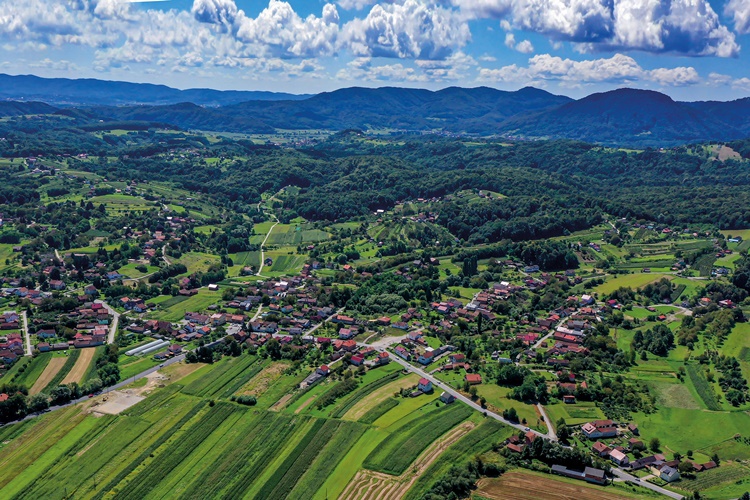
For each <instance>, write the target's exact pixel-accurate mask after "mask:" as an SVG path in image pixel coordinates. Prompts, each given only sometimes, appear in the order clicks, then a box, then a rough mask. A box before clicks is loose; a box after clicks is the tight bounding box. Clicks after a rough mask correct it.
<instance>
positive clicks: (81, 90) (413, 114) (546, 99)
mask: <svg viewBox="0 0 750 500" xmlns="http://www.w3.org/2000/svg"><path fill="white" fill-rule="evenodd" d="M22 89H25V92H26V94H25V96H24V97H31V96H34V98H37V99H38V100H39V101H40V102H28V101H27V100H24V101H19V100H17V99H19V97H18V95H19V92H21V90H22ZM13 95H15V96H16V97H15V98H13V97H10V96H13ZM3 97H5V98H6V101H5V102H0V117H15V116H22V115H39V114H50V115H52V114H54V115H57V116H59V117H60V116H67V117H70V118H75V120H76V124H77V125H80V124H81V123H86V122H87V121H89V122H99V121H104V122H120V123H122V122H127V121H137V122H147V123H154V122H158V123H164V124H167V125H170V126H173V127H178V128H182V129H191V130H204V131H215V132H236V133H253V134H271V133H274V132H275V131H277V130H279V129H282V130H305V129H314V130H330V131H340V130H346V129H362V130H380V131H389V130H390V131H407V132H426V131H428V132H442V133H454V134H472V135H479V136H506V137H511V138H519V139H542V138H565V139H578V140H583V141H587V142H592V143H599V144H605V145H622V146H635V147H644V146H654V147H661V146H673V145H677V144H684V143H689V142H700V141H711V140H720V141H729V140H734V139H740V138H744V137H747V136H748V135H750V98H745V99H739V100H736V101H731V102H720V101H703V102H677V101H674V100H673V99H672V98H670V97H669V96H667V95H665V94H661V93H659V92H655V91H651V90H638V89H628V88H623V89H618V90H613V91H610V92H603V93H597V94H592V95H589V96H587V97H584V98H583V99H579V100H573V99H571V98H569V97H565V96H559V95H554V94H551V93H549V92H546V91H544V90H540V89H536V88H532V87H526V88H523V89H520V90H518V91H515V92H507V91H500V90H496V89H492V88H488V87H476V88H460V87H449V88H445V89H443V90H439V91H430V90H424V89H407V88H398V87H382V88H377V89H371V88H361V87H352V88H344V89H339V90H336V91H333V92H324V93H321V94H317V95H313V96H292V95H289V94H273V93H257V92H223V91H215V90H206V89H193V90H184V91H183V90H176V89H172V88H169V87H165V86H160V85H150V84H134V83H125V82H106V81H102V80H65V79H43V78H38V77H31V76H30V77H10V76H7V75H0V99H2V98H3ZM76 99H81V100H82V102H84V103H85V104H78V105H75V106H73V105H70V104H71V103H72V102H75V100H76ZM59 102H64V104H65V105H62V106H61V105H60V104H59ZM134 102H140V104H134Z"/></svg>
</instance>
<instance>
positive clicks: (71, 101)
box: [0, 74, 310, 106]
mask: <svg viewBox="0 0 750 500" xmlns="http://www.w3.org/2000/svg"><path fill="white" fill-rule="evenodd" d="M308 97H310V95H309V94H308V95H296V94H286V93H280V92H252V91H240V90H212V89H190V90H178V89H174V88H171V87H167V86H166V85H153V84H150V83H129V82H112V81H106V80H96V79H80V80H71V79H68V78H40V77H38V76H33V75H19V76H11V75H4V74H0V100H2V99H6V100H8V99H10V100H14V101H19V100H24V101H42V102H46V103H48V104H53V105H57V106H92V105H107V106H121V105H141V104H146V105H152V106H158V105H169V104H178V103H181V102H192V103H193V104H198V105H200V106H227V105H230V104H237V103H240V102H246V101H266V100H278V99H285V100H296V99H306V98H308Z"/></svg>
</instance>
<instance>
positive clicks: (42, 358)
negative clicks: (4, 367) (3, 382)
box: [3, 352, 52, 388]
mask: <svg viewBox="0 0 750 500" xmlns="http://www.w3.org/2000/svg"><path fill="white" fill-rule="evenodd" d="M50 359H52V353H49V352H45V353H42V354H39V355H37V356H34V358H33V359H30V358H28V357H24V358H22V359H20V360H19V361H18V362H17V363H16V364H14V365H13V368H14V369H17V373H18V375H17V377H16V379H15V383H17V384H21V385H25V386H26V387H27V388H31V387H32V386H33V385H34V382H36V379H38V378H39V376H40V375H41V374H42V372H43V371H44V369H45V368H46V367H47V364H48V363H49V360H50ZM21 367H23V372H21V370H20V368H21ZM11 371H12V370H11ZM5 377H8V380H13V376H12V373H11V372H10V371H9V372H8V373H7V374H6V375H5ZM5 377H3V378H4V379H5Z"/></svg>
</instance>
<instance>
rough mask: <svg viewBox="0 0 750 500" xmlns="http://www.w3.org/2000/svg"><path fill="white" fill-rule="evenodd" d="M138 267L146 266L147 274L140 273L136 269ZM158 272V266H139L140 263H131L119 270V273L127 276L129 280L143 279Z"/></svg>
mask: <svg viewBox="0 0 750 500" xmlns="http://www.w3.org/2000/svg"><path fill="white" fill-rule="evenodd" d="M136 266H138V267H140V266H145V267H146V272H145V273H144V272H142V271H139V270H138V269H136ZM158 270H159V268H158V267H156V266H151V265H148V264H138V263H135V262H131V263H129V264H127V265H124V266H122V267H121V268H120V269H118V270H117V272H119V273H120V274H122V275H123V276H127V277H128V278H131V279H138V278H142V277H143V276H146V275H147V274H152V273H155V272H156V271H158Z"/></svg>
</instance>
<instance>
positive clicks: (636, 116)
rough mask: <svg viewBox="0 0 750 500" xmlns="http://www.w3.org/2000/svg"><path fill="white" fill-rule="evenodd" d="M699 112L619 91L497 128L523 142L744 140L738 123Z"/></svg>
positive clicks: (663, 98)
mask: <svg viewBox="0 0 750 500" xmlns="http://www.w3.org/2000/svg"><path fill="white" fill-rule="evenodd" d="M721 104H725V105H727V106H731V104H730V103H721ZM704 109H705V107H704V108H703V109H702V107H701V106H693V105H689V104H687V103H680V102H676V101H674V100H672V98H671V97H669V96H667V95H664V94H661V93H659V92H654V91H651V90H637V89H618V90H613V91H610V92H604V93H598V94H592V95H590V96H587V97H584V98H583V99H580V100H578V101H573V102H569V103H567V104H564V105H562V106H560V107H558V108H556V109H553V110H548V111H545V112H540V113H535V114H531V115H527V116H521V117H518V118H515V119H510V120H508V121H506V122H505V123H503V125H502V128H503V130H504V132H505V133H508V134H513V135H520V136H523V137H527V138H567V139H579V140H582V141H587V142H596V143H605V144H632V145H640V146H644V145H645V146H660V145H672V144H682V143H687V142H694V141H706V140H730V139H737V138H740V137H743V135H744V134H743V132H742V131H741V129H740V127H739V126H738V124H737V120H734V119H732V117H731V116H728V115H726V114H725V115H724V116H721V115H720V114H719V113H712V112H710V111H709V112H707V111H704Z"/></svg>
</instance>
